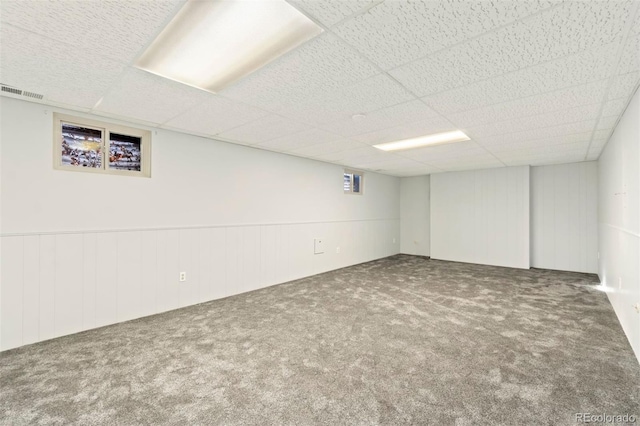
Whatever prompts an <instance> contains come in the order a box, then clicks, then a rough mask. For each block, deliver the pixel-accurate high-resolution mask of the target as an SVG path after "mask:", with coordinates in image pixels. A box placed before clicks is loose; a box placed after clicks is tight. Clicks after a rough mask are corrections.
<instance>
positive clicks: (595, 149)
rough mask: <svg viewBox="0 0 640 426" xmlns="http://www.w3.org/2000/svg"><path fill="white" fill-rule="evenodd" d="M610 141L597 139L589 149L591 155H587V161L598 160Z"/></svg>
mask: <svg viewBox="0 0 640 426" xmlns="http://www.w3.org/2000/svg"><path fill="white" fill-rule="evenodd" d="M608 141H609V140H608V139H595V140H593V141H591V146H590V147H589V153H588V154H587V160H597V159H598V157H600V154H601V153H602V150H603V149H604V147H605V146H606V145H607V142H608Z"/></svg>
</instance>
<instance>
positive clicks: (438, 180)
mask: <svg viewBox="0 0 640 426" xmlns="http://www.w3.org/2000/svg"><path fill="white" fill-rule="evenodd" d="M430 204H431V257H432V258H433V259H441V260H452V261H458V262H469V263H481V264H487V265H498V266H510V267H516V268H529V167H528V166H521V167H505V168H500V169H487V170H474V171H465V172H453V173H438V174H433V175H431V203H430Z"/></svg>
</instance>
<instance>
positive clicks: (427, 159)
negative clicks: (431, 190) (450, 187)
mask: <svg viewBox="0 0 640 426" xmlns="http://www.w3.org/2000/svg"><path fill="white" fill-rule="evenodd" d="M398 155H400V156H402V157H405V158H409V159H412V160H415V161H420V162H423V163H427V164H429V165H435V166H437V164H436V163H435V162H436V161H445V160H446V161H448V160H454V159H455V160H462V159H466V160H472V159H473V158H483V157H487V156H491V155H490V154H489V153H488V152H487V151H486V150H485V149H484V148H482V147H481V146H480V145H478V144H477V143H476V142H475V141H466V142H457V143H450V144H443V145H435V146H429V147H424V148H418V149H410V150H406V151H398ZM438 167H439V166H438Z"/></svg>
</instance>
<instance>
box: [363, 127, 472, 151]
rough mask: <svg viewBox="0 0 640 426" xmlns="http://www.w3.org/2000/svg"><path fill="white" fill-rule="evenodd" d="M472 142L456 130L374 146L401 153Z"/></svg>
mask: <svg viewBox="0 0 640 426" xmlns="http://www.w3.org/2000/svg"><path fill="white" fill-rule="evenodd" d="M468 140H471V138H470V137H469V136H467V135H465V134H464V132H461V131H460V130H455V131H453V132H445V133H436V134H435V135H427V136H420V137H417V138H411V139H404V140H401V141H396V142H387V143H381V144H379V145H374V146H373V147H374V148H378V149H381V150H383V151H399V150H401V149H412V148H421V147H423V146H429V145H440V144H445V143H452V142H464V141H468Z"/></svg>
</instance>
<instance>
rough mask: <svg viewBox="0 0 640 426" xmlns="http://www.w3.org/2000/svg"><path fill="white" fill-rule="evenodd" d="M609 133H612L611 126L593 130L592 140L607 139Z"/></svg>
mask: <svg viewBox="0 0 640 426" xmlns="http://www.w3.org/2000/svg"><path fill="white" fill-rule="evenodd" d="M611 133H613V128H609V129H598V130H596V131H595V132H593V140H597V139H606V140H609V136H611Z"/></svg>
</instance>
